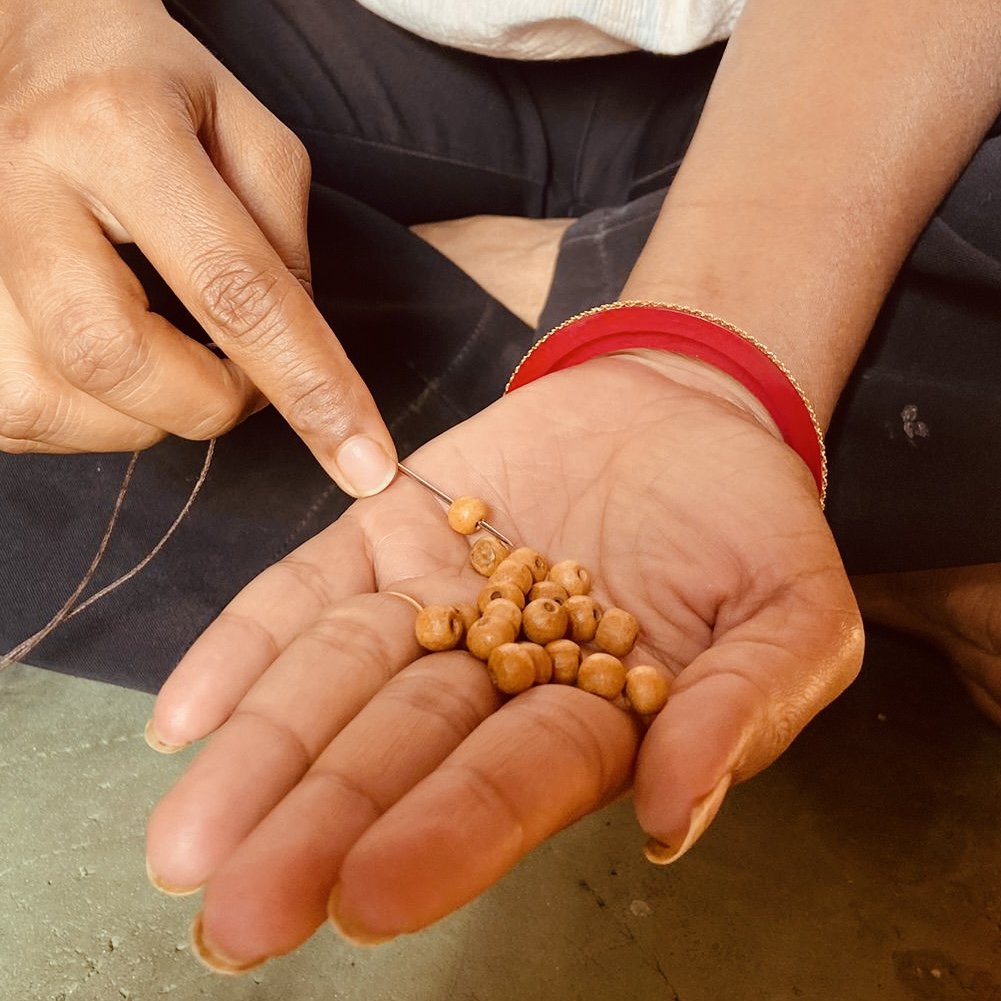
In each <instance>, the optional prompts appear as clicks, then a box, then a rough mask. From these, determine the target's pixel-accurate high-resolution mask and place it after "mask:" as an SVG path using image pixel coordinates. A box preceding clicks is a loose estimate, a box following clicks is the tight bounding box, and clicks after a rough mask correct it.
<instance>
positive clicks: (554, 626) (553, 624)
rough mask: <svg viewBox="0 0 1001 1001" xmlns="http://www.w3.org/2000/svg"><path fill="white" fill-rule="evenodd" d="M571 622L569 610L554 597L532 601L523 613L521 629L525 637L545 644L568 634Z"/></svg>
mask: <svg viewBox="0 0 1001 1001" xmlns="http://www.w3.org/2000/svg"><path fill="white" fill-rule="evenodd" d="M569 624H570V617H569V616H568V615H567V610H566V609H565V608H564V607H563V606H562V605H560V604H557V602H555V601H553V600H552V598H539V599H538V600H537V601H530V602H529V603H528V604H527V605H526V606H525V611H524V612H522V613H521V631H522V633H524V635H525V639H527V640H531V641H532V642H533V643H541V644H542V645H543V646H545V645H546V644H547V643H552V641H553V640H558V639H561V638H562V637H564V636H566V634H567V626H568V625H569Z"/></svg>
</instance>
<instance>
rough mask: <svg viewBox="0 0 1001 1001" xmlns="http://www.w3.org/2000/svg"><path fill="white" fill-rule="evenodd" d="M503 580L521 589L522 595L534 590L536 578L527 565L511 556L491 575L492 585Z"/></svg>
mask: <svg viewBox="0 0 1001 1001" xmlns="http://www.w3.org/2000/svg"><path fill="white" fill-rule="evenodd" d="M502 580H506V581H510V582H511V583H512V584H515V585H516V586H517V587H519V588H521V593H522V594H528V592H529V591H530V590H531V589H532V583H533V580H534V578H533V577H532V571H531V568H530V567H529V566H528V565H527V564H525V563H521V562H520V561H518V560H513V559H511V557H510V556H509V557H508V558H507V559H506V560H504V561H503V562H502V563H501V564H500V565H499V566H498V567H497V569H496V570H495V571H494V572H493V573H492V574H491V575H490V583H491V584H497V583H499V582H500V581H502Z"/></svg>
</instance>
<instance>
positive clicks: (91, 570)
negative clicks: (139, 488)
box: [0, 438, 216, 670]
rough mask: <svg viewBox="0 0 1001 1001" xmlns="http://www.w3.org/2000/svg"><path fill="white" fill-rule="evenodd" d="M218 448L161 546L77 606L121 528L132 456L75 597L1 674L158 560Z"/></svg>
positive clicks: (16, 651)
mask: <svg viewBox="0 0 1001 1001" xmlns="http://www.w3.org/2000/svg"><path fill="white" fill-rule="evenodd" d="M215 447H216V439H215V438H212V439H211V440H210V441H209V443H208V447H207V448H206V450H205V460H204V462H203V463H202V468H201V472H200V473H199V474H198V479H197V480H195V484H194V486H193V487H192V488H191V492H190V493H189V494H188V499H187V500H186V501H185V502H184V506H183V507H182V508H181V510H180V513H179V514H178V515H177V517H176V518H175V519H174V520H173V522H172V523H171V525H170V527H169V528H168V529H167V531H166V532H164V534H163V535H162V536H161V537H160V540H159V542H157V544H156V545H155V546H154V547H153V548H152V549H151V550H150V551H149V552H148V553H147V554H146V555H145V556H144V557H143V558H142V559H141V560H140V561H139V562H138V563H137V564H136V565H135V566H134V567H132V569H131V570H128V571H126V572H125V573H123V574H122V575H121V576H120V577H118V578H116V579H115V580H113V581H112V582H111V583H110V584H107V585H106V586H105V587H102V588H101V590H100V591H97V592H96V593H95V594H92V595H91V596H90V597H89V598H87V600H86V601H84V602H81V603H80V604H79V605H77V604H76V603H77V601H78V599H79V598H80V595H81V594H83V592H84V591H85V590H86V588H87V586H88V585H89V584H90V583H91V582H92V581H93V579H94V577H95V576H96V574H97V571H98V568H99V567H100V565H101V561H102V560H103V559H104V555H105V553H106V552H107V549H108V543H109V542H110V541H111V536H112V533H113V532H114V530H115V526H116V525H117V524H118V518H119V515H120V514H121V511H122V505H123V504H124V503H125V497H126V495H127V494H128V492H129V486H130V484H131V483H132V476H133V474H134V473H135V469H136V464H137V463H138V461H139V455H140V453H139V452H133V453H132V455H131V456H130V457H129V464H128V466H127V467H126V469H125V474H124V475H123V476H122V482H121V485H120V486H119V488H118V496H117V497H116V498H115V504H114V507H113V508H112V510H111V516H110V517H109V518H108V524H107V526H106V527H105V529H104V535H103V536H102V537H101V541H100V543H99V545H98V547H97V552H96V553H95V554H94V558H93V559H92V560H91V562H90V566H89V567H88V568H87V571H86V573H84V575H83V577H82V578H81V579H80V582H79V583H78V584H77V586H76V587H75V588H74V589H73V593H72V594H71V595H70V596H69V597H68V598H67V599H66V601H65V602H64V603H63V606H62V608H60V609H59V611H58V612H56V614H55V615H53V616H52V618H51V619H49V621H48V622H47V623H46V624H45V625H44V626H42V628H41V629H39V630H38V632H36V633H33V634H32V635H31V636H29V637H28V638H27V639H25V640H23V641H22V642H21V643H18V645H17V646H15V647H14V648H13V649H12V650H9V651H8V652H7V653H5V654H3V655H0V670H3V668H5V667H8V666H9V665H10V664H12V663H14V662H15V661H20V660H24V658H25V657H26V656H27V655H28V654H29V653H31V651H32V650H34V649H35V647H37V646H38V644H39V643H41V642H42V640H44V639H45V638H46V637H47V636H49V635H50V634H51V633H52V632H53V631H55V630H56V629H58V628H59V626H61V625H62V624H63V623H64V622H67V621H69V620H70V619H72V618H73V616H74V615H79V614H80V612H82V611H83V610H84V609H85V608H89V607H90V606H91V605H93V604H94V603H95V602H97V601H100V599H101V598H104V597H105V596H106V595H108V594H110V593H111V592H112V591H114V590H116V589H117V588H119V587H121V586H122V585H123V584H125V583H126V582H128V581H129V580H131V579H132V578H133V577H135V576H136V574H139V573H141V572H142V571H143V570H144V569H145V568H146V567H147V566H148V565H149V564H150V562H151V561H152V560H154V559H155V558H156V556H157V554H158V553H159V552H160V550H161V549H163V547H164V546H165V545H166V544H167V542H168V541H169V540H170V538H171V536H173V534H174V533H175V532H176V531H177V529H178V528H179V527H180V525H181V522H182V521H184V519H185V518H186V517H187V515H188V512H189V511H190V510H191V506H192V505H193V504H194V502H195V499H196V498H197V497H198V494H199V493H200V492H201V489H202V487H203V486H204V484H205V480H206V478H207V477H208V474H209V469H210V468H211V466H212V459H213V457H214V455H215Z"/></svg>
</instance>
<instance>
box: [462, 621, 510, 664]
mask: <svg viewBox="0 0 1001 1001" xmlns="http://www.w3.org/2000/svg"><path fill="white" fill-rule="evenodd" d="M514 637H515V631H514V628H513V627H512V625H511V623H510V622H508V621H507V619H502V618H500V616H496V617H494V618H490V619H477V620H476V621H475V622H474V623H473V624H472V625H471V626H470V627H469V632H467V633H466V649H467V650H468V651H469V652H470V653H471V654H472V655H473V656H474V657H479V659H480V660H486V659H487V658H488V657H489V656H490V651H491V650H493V649H494V648H495V647H499V646H500V645H501V644H502V643H513V642H514Z"/></svg>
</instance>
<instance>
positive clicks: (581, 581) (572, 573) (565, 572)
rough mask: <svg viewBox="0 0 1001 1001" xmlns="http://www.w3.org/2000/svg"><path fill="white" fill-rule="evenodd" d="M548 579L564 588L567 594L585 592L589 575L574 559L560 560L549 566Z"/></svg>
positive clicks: (589, 579) (589, 580) (589, 588)
mask: <svg viewBox="0 0 1001 1001" xmlns="http://www.w3.org/2000/svg"><path fill="white" fill-rule="evenodd" d="M549 579H550V580H551V581H554V582H555V583H557V584H559V585H560V586H561V587H564V588H566V592H567V594H587V593H588V592H589V591H590V590H591V575H590V574H589V573H588V572H587V570H585V569H584V567H583V566H581V564H580V563H578V562H577V561H576V560H562V561H561V562H560V563H554V564H553V565H552V566H551V567H550V568H549Z"/></svg>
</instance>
